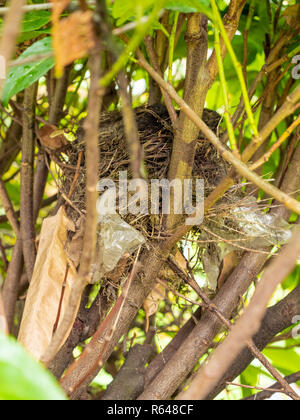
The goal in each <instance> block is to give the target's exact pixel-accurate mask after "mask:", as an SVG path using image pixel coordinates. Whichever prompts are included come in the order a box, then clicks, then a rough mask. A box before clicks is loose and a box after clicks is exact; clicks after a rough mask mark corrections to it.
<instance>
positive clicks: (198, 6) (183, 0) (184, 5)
mask: <svg viewBox="0 0 300 420" xmlns="http://www.w3.org/2000/svg"><path fill="white" fill-rule="evenodd" d="M166 9H168V10H173V11H176V12H181V13H196V12H201V13H204V14H205V15H207V16H208V17H209V18H212V17H213V13H212V10H211V8H210V1H209V0H180V1H177V0H169V1H168V2H167V5H166Z"/></svg>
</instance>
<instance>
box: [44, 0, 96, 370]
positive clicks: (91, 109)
mask: <svg viewBox="0 0 300 420" xmlns="http://www.w3.org/2000/svg"><path fill="white" fill-rule="evenodd" d="M101 3H102V0H101V1H99V2H98V3H97V4H99V8H100V9H101V7H102V4H101ZM97 13H98V14H100V11H99V9H98V8H97ZM101 52H102V48H101V41H100V38H98V43H97V47H96V48H95V49H94V50H93V51H92V52H91V54H90V70H91V87H90V92H89V103H88V116H87V118H86V121H85V140H86V209H87V216H86V227H85V235H84V242H83V251H82V257H81V264H80V268H79V273H78V278H77V279H76V282H75V283H74V286H73V288H72V291H71V296H70V299H69V303H68V307H67V310H66V312H65V315H64V317H63V319H62V321H61V325H60V326H59V328H58V329H57V331H56V333H55V334H54V336H53V339H52V342H51V343H50V345H49V347H48V349H47V351H46V352H45V354H44V355H43V357H42V361H43V362H44V363H45V364H49V363H50V362H51V360H52V359H53V357H54V356H55V354H56V353H57V351H58V350H59V348H60V347H61V346H62V345H63V344H64V343H63V340H64V337H65V336H66V333H67V331H68V330H69V328H70V325H71V324H72V323H73V322H74V320H75V318H76V314H77V307H78V302H79V301H80V298H81V295H82V293H83V291H84V289H85V287H86V285H87V284H88V283H89V281H90V271H91V270H90V268H91V264H92V263H93V259H94V254H95V248H96V238H97V222H98V220H97V210H96V201H97V183H98V161H99V151H98V130H99V116H100V112H101V107H102V99H103V95H104V90H103V89H101V90H100V89H99V79H100V76H101V57H102V55H101Z"/></svg>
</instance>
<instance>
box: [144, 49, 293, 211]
mask: <svg viewBox="0 0 300 420" xmlns="http://www.w3.org/2000/svg"><path fill="white" fill-rule="evenodd" d="M138 56H139V63H140V65H141V67H143V68H144V69H145V70H147V71H148V73H149V74H151V76H152V77H153V79H154V80H155V81H156V82H157V83H158V84H159V85H160V86H163V87H164V89H165V90H166V91H168V93H169V95H170V96H171V98H172V99H174V101H175V102H177V104H178V105H179V106H180V108H181V110H182V111H183V112H184V113H185V114H186V115H187V116H188V117H189V118H190V119H191V120H192V121H193V122H194V123H195V125H196V126H197V127H199V129H200V130H201V131H202V133H203V134H204V135H205V136H206V137H207V139H208V140H209V141H210V142H211V143H212V144H213V145H214V146H215V147H216V149H217V150H218V151H219V152H220V154H221V155H222V156H223V158H224V159H225V160H227V161H228V162H229V163H231V164H232V165H233V166H234V168H235V169H236V170H237V171H238V172H239V173H240V174H241V175H242V176H244V177H245V178H247V179H248V180H249V181H251V182H253V183H254V184H255V185H256V186H258V187H259V188H261V189H262V190H264V191H265V192H266V193H268V194H269V195H270V196H271V197H274V198H276V200H277V201H279V202H281V203H283V204H284V205H285V206H286V207H288V208H289V209H290V210H292V211H295V212H296V213H297V214H300V203H299V202H298V201H297V200H295V199H293V198H291V197H289V196H288V195H287V194H285V193H283V192H282V191H280V190H279V189H278V188H276V187H274V186H273V185H271V184H269V183H268V182H266V181H264V180H263V179H262V178H261V177H260V176H258V175H257V174H255V173H253V172H252V171H251V170H250V169H249V168H248V166H247V165H246V164H245V163H244V162H242V161H240V159H238V158H237V157H236V156H235V155H234V154H233V153H231V152H230V151H229V150H228V149H227V148H226V147H225V146H224V145H223V144H222V143H221V142H220V140H219V139H218V137H217V136H216V135H215V134H214V133H213V132H212V130H210V128H209V127H208V126H207V125H206V124H205V123H204V122H203V120H202V119H201V118H200V117H199V116H198V115H197V114H196V113H195V112H194V111H193V110H192V109H191V108H190V107H189V106H188V104H187V103H186V102H185V101H184V100H183V99H182V98H181V97H180V96H179V95H178V94H177V92H176V91H175V90H174V89H173V87H172V86H171V85H169V84H168V83H167V82H165V81H164V80H163V79H162V78H161V77H160V76H159V74H158V73H157V72H156V71H155V70H154V69H153V68H152V67H151V66H150V65H149V64H148V63H147V61H146V60H145V58H144V57H143V55H142V54H141V52H140V51H139V52H138ZM299 99H300V86H299V87H298V88H297V89H296V90H295V91H294V92H293V93H292V95H291V96H290V97H289V99H288V101H287V102H286V103H285V104H284V105H283V106H282V108H281V109H280V110H279V111H278V112H277V113H276V114H275V116H274V117H273V118H272V119H271V121H270V122H269V123H268V124H267V126H266V127H265V128H264V129H263V131H262V133H261V134H260V136H259V137H258V138H256V141H253V143H252V144H253V145H252V146H251V147H250V146H249V148H248V149H247V152H244V153H243V159H244V161H247V159H250V158H251V156H252V154H253V153H255V151H256V150H257V148H258V147H259V145H260V144H262V143H263V140H265V139H266V138H267V137H268V136H269V134H270V132H272V130H273V129H274V127H276V126H277V125H278V124H279V123H280V122H281V121H282V120H283V119H284V118H286V117H287V116H288V115H290V114H291V113H292V112H294V110H295V106H296V105H295V104H296V103H297V101H298V100H299ZM271 127H272V129H271ZM270 130H271V131H270ZM257 139H258V140H257ZM257 146H258V147H257ZM228 181H229V179H228ZM225 182H226V181H225ZM231 185H232V184H231Z"/></svg>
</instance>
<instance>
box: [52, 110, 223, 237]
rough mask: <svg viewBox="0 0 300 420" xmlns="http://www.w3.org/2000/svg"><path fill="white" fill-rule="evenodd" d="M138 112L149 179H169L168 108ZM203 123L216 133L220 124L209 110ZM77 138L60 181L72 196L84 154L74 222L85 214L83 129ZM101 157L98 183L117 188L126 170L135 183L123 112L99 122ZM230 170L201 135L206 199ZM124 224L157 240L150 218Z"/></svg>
mask: <svg viewBox="0 0 300 420" xmlns="http://www.w3.org/2000/svg"><path fill="white" fill-rule="evenodd" d="M135 113H136V121H137V126H138V132H139V137H140V142H141V145H142V148H143V157H144V162H145V166H146V169H147V175H148V179H149V180H151V179H159V180H162V179H167V178H168V171H169V165H170V160H171V153H172V145H173V139H174V133H173V129H172V126H171V123H170V119H169V115H168V112H167V110H166V108H165V107H164V106H162V105H155V106H151V107H139V108H137V109H135ZM203 120H204V121H205V123H206V124H207V125H208V126H209V127H210V128H211V129H212V130H213V131H214V132H215V133H217V131H218V127H219V124H220V120H221V117H220V115H219V114H218V113H216V112H215V111H211V110H204V115H203ZM76 137H77V138H76V140H75V141H73V142H72V143H71V144H70V146H69V147H68V164H67V165H64V166H63V174H62V177H61V182H60V185H61V189H62V191H63V192H64V193H65V194H66V195H68V194H69V191H70V188H71V185H72V183H73V181H74V178H75V176H76V168H77V166H78V159H79V155H81V156H83V158H82V160H81V170H80V172H79V176H78V179H77V182H76V188H75V189H74V191H73V193H72V197H70V198H71V201H72V204H73V207H72V206H71V207H70V208H69V210H68V211H69V216H70V217H71V218H72V219H73V220H74V219H76V218H77V217H78V213H79V212H78V210H80V211H84V210H85V169H84V168H85V164H84V149H85V144H84V129H83V127H80V128H79V129H78V131H77V135H76ZM80 152H82V153H80ZM99 156H100V165H99V180H101V179H106V178H108V179H111V180H113V181H115V182H116V183H118V181H119V173H120V172H121V171H128V177H129V178H130V175H131V171H130V157H129V155H128V151H127V141H126V135H125V130H124V125H123V118H122V114H121V112H119V111H113V112H108V113H103V114H102V115H101V117H100V125H99ZM227 169H228V165H227V164H226V163H225V161H224V160H223V159H222V157H221V156H220V155H219V153H218V152H217V151H216V149H215V148H214V147H213V146H212V145H211V144H210V143H209V141H208V140H207V139H205V138H204V137H203V135H201V134H200V135H199V138H198V142H197V150H196V157H195V162H194V168H193V178H195V179H196V178H197V179H203V180H204V185H205V196H207V195H208V194H209V193H210V192H211V191H212V190H213V189H214V188H215V187H216V185H217V184H218V182H219V181H220V180H221V179H222V178H223V177H224V176H225V175H226V173H227ZM77 172H78V171H77ZM74 209H76V210H74ZM125 219H126V221H127V222H129V223H130V224H131V225H133V226H134V227H136V228H138V229H142V230H143V234H144V235H146V236H147V237H149V236H152V235H153V219H151V218H150V217H146V216H145V217H139V218H136V217H134V216H133V215H128V216H126V217H125ZM150 219H151V220H150Z"/></svg>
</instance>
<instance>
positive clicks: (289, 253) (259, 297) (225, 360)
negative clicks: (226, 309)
mask: <svg viewBox="0 0 300 420" xmlns="http://www.w3.org/2000/svg"><path fill="white" fill-rule="evenodd" d="M299 239H300V229H299V228H298V229H297V231H296V233H295V234H294V236H293V238H292V240H291V241H290V243H289V244H288V245H287V246H286V247H285V248H284V249H283V250H282V251H281V252H280V254H279V256H278V257H276V258H275V259H274V260H273V263H272V264H271V265H270V266H269V267H268V268H267V269H266V271H265V273H264V275H263V278H262V280H261V281H260V283H259V284H258V287H257V289H256V292H255V295H254V297H253V299H252V301H251V303H250V305H249V307H248V308H247V309H246V310H245V312H244V314H243V315H242V317H241V318H240V319H239V321H238V322H237V323H236V324H235V326H234V327H233V328H232V331H231V333H229V336H228V338H227V339H226V340H225V341H224V342H223V343H222V344H221V345H220V347H218V348H217V349H216V350H215V352H214V354H213V357H212V359H211V360H210V361H209V363H208V364H207V366H204V367H203V368H201V369H200V371H199V373H198V374H197V376H196V377H195V379H194V381H193V383H192V384H191V386H190V388H189V389H188V390H187V391H186V392H185V393H183V394H182V396H181V397H182V398H183V399H190V398H191V399H202V398H203V397H205V395H207V393H209V392H210V390H211V389H212V388H213V387H214V385H215V384H216V382H217V381H218V380H219V379H220V378H221V377H222V375H223V373H224V372H225V371H226V369H227V368H228V366H229V365H230V364H231V363H232V361H233V360H234V359H235V357H236V356H237V354H238V353H239V352H240V351H241V350H242V349H243V348H244V346H245V345H246V343H247V342H248V340H249V339H251V338H252V337H253V335H254V334H255V333H256V332H257V330H258V328H259V327H260V324H261V320H262V318H263V316H264V314H265V311H266V307H267V305H268V302H269V300H270V298H271V296H272V294H273V292H274V290H275V288H276V287H277V285H278V284H280V283H281V281H282V280H283V279H284V278H286V276H287V275H288V274H289V273H290V272H291V270H292V269H293V268H294V265H295V262H296V261H297V258H299V255H300V240H299ZM284 389H285V388H284ZM289 395H290V396H291V397H292V398H294V399H300V398H299V397H298V396H297V395H295V392H294V391H293V392H292V394H291V393H290V392H289Z"/></svg>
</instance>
